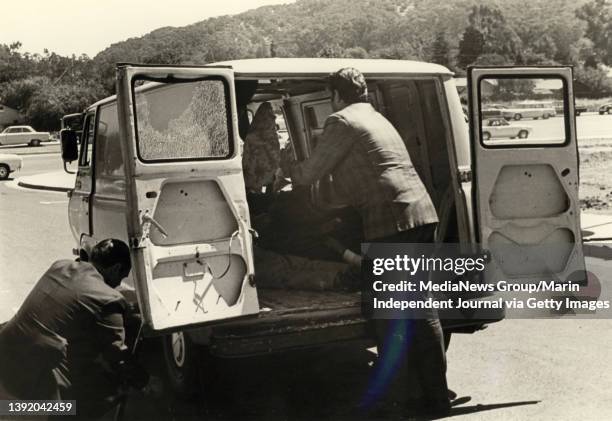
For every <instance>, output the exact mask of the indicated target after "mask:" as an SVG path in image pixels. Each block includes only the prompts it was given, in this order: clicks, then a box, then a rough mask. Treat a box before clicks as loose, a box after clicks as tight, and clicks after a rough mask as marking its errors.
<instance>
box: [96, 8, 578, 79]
mask: <svg viewBox="0 0 612 421" xmlns="http://www.w3.org/2000/svg"><path fill="white" fill-rule="evenodd" d="M583 3H584V1H581V0H579V1H575V0H486V1H485V0H450V1H444V2H440V1H437V0H299V1H297V2H296V3H293V4H287V5H277V6H266V7H261V8H258V9H255V10H250V11H247V12H244V13H241V14H238V15H234V16H223V17H217V18H211V19H207V20H204V21H201V22H197V23H194V24H193V25H189V26H186V27H181V28H170V27H166V28H160V29H158V30H156V31H153V32H151V33H150V34H147V35H145V36H143V37H140V38H132V39H128V40H126V41H124V42H120V43H117V44H113V45H111V46H110V47H108V48H107V49H106V50H104V51H102V52H100V53H99V54H98V55H97V56H96V57H95V59H94V60H95V61H96V62H97V63H98V64H99V65H101V66H102V67H104V68H108V66H111V67H112V63H115V62H119V61H128V62H142V63H184V64H204V63H209V62H214V61H221V60H228V59H233V58H245V57H267V56H271V55H274V56H279V57H306V56H320V55H335V56H352V57H391V58H417V59H422V60H431V59H432V58H433V56H434V53H435V51H434V50H435V48H434V43H435V40H436V36H437V35H438V34H442V35H443V37H444V40H445V41H446V42H447V43H448V46H449V48H450V51H451V52H452V51H454V50H457V49H458V47H459V40H460V39H461V37H462V34H463V32H464V30H465V28H466V26H468V23H469V19H468V17H469V15H470V13H471V10H472V7H473V6H475V5H486V6H488V7H489V8H492V9H496V8H498V9H499V11H501V14H502V17H501V18H502V19H503V20H505V23H504V25H506V26H507V27H508V28H510V31H511V33H514V34H516V36H517V37H518V39H517V40H516V41H517V42H518V47H517V49H518V50H534V49H535V50H537V51H536V52H540V53H546V54H545V55H546V56H547V58H550V59H557V61H561V62H564V61H565V62H570V61H571V59H572V57H571V55H572V53H573V51H572V50H571V47H572V46H573V45H574V44H575V43H577V42H578V41H579V40H580V38H581V37H582V36H583V32H584V22H582V21H580V20H578V19H576V16H575V10H576V8H577V7H579V6H581V5H582V4H583ZM494 19H497V17H495V16H492V17H491V16H484V17H483V18H482V20H483V22H479V24H481V25H487V24H488V23H487V20H489V21H490V20H494ZM492 24H493V25H496V24H497V23H495V22H493V23H492ZM512 36H514V35H512ZM451 55H452V54H451ZM451 64H452V63H451ZM109 71H111V69H109Z"/></svg>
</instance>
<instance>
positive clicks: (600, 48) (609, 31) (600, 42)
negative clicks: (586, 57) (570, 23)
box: [576, 0, 612, 64]
mask: <svg viewBox="0 0 612 421" xmlns="http://www.w3.org/2000/svg"><path fill="white" fill-rule="evenodd" d="M576 17H577V18H578V19H581V20H583V21H585V22H586V25H587V26H586V31H585V35H586V36H587V38H589V39H590V40H591V41H593V48H594V50H595V53H596V54H597V55H598V56H599V57H600V58H601V60H602V61H603V62H604V63H606V64H612V5H611V4H610V3H609V2H608V1H606V0H592V1H590V2H589V3H586V4H584V5H582V6H581V7H579V8H578V9H577V10H576Z"/></svg>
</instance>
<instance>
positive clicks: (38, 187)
mask: <svg viewBox="0 0 612 421" xmlns="http://www.w3.org/2000/svg"><path fill="white" fill-rule="evenodd" d="M17 185H18V186H19V187H24V188H26V189H34V190H50V191H58V192H68V191H70V190H72V188H68V187H56V186H42V185H39V184H30V183H24V182H23V181H17Z"/></svg>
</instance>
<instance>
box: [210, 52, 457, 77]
mask: <svg viewBox="0 0 612 421" xmlns="http://www.w3.org/2000/svg"><path fill="white" fill-rule="evenodd" d="M212 64H213V65H222V66H231V67H232V68H233V69H234V73H235V74H236V76H238V77H240V76H255V75H257V76H263V77H266V76H285V77H292V76H293V77H297V76H303V75H313V76H326V75H328V74H330V73H331V72H335V71H336V70H339V69H341V68H343V67H354V68H356V69H358V70H359V71H360V72H361V73H363V74H365V75H366V76H367V75H372V76H374V75H399V74H411V75H416V74H419V75H422V74H426V75H432V74H435V75H440V74H443V75H452V74H453V73H452V72H451V71H450V70H448V69H447V68H446V67H444V66H440V65H439V64H433V63H425V62H422V61H411V60H386V59H346V58H278V57H274V58H255V59H245V60H231V61H222V62H219V63H212Z"/></svg>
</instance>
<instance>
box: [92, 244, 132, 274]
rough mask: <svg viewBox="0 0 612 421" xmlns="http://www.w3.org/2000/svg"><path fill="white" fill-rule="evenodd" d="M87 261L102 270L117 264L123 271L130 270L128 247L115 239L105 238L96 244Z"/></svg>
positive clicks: (130, 262)
mask: <svg viewBox="0 0 612 421" xmlns="http://www.w3.org/2000/svg"><path fill="white" fill-rule="evenodd" d="M89 261H90V262H91V263H95V264H97V265H100V266H101V267H103V268H109V267H111V266H113V265H114V264H117V263H120V264H121V268H122V269H124V270H125V271H129V270H130V269H131V268H132V261H131V260H130V249H129V247H128V246H127V244H125V243H124V242H123V241H121V240H117V239H116V238H107V239H106V240H102V241H100V242H99V243H98V244H96V245H95V246H94V248H93V249H92V250H91V253H90V254H89Z"/></svg>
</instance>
